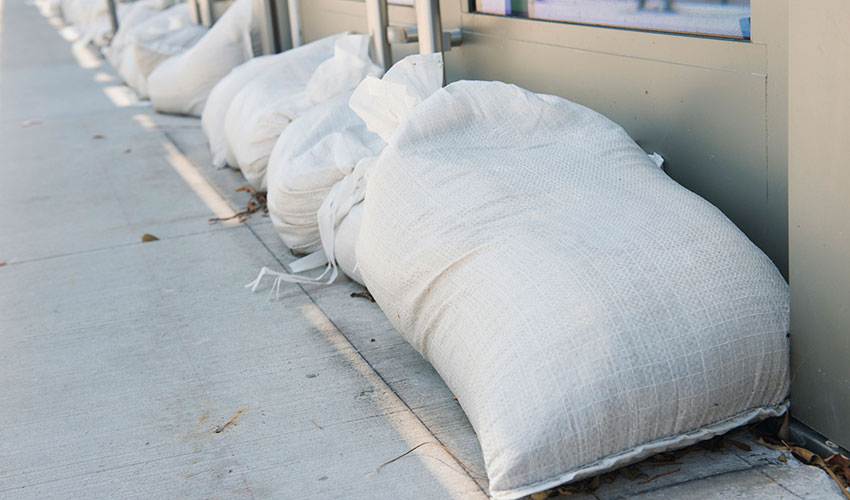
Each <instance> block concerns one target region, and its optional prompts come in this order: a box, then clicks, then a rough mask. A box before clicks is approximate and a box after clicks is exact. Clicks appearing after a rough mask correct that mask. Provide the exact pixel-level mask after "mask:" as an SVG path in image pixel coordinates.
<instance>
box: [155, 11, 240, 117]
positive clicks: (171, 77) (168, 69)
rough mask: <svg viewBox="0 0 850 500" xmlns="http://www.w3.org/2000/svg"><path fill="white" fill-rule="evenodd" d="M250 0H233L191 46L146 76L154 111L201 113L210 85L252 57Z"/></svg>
mask: <svg viewBox="0 0 850 500" xmlns="http://www.w3.org/2000/svg"><path fill="white" fill-rule="evenodd" d="M252 22H253V16H252V7H251V0H236V2H234V3H233V5H231V6H230V7H229V8H228V9H227V10H226V11H225V12H224V14H223V15H222V16H221V18H220V19H219V20H218V21H216V23H215V24H214V25H213V26H212V28H210V30H209V32H207V34H206V35H204V37H203V38H201V40H200V41H199V42H198V43H196V44H195V45H194V46H193V47H192V48H190V49H189V50H186V51H185V52H182V53H180V54H178V55H176V56H174V57H171V58H169V59H167V60H166V61H165V62H163V63H161V64H160V65H159V66H157V68H156V69H155V70H153V72H152V73H151V74H150V75H148V92H149V94H150V98H151V102H152V103H153V106H154V108H155V109H156V110H157V111H161V112H164V113H174V114H182V115H191V116H201V111H203V109H204V103H205V102H206V100H207V96H208V95H209V93H210V91H211V90H212V88H213V87H214V86H215V84H216V83H218V81H219V80H221V79H222V78H223V77H224V76H225V75H226V74H227V73H229V72H230V70H232V69H233V68H235V67H236V66H238V65H240V64H242V63H243V62H245V61H246V60H248V59H249V58H250V57H251V56H252V49H251V29H252Z"/></svg>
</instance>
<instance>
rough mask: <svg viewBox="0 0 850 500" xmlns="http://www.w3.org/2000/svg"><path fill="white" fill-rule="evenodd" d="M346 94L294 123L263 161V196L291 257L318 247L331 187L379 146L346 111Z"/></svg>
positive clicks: (353, 113) (360, 121) (356, 118)
mask: <svg viewBox="0 0 850 500" xmlns="http://www.w3.org/2000/svg"><path fill="white" fill-rule="evenodd" d="M350 97H351V92H345V93H343V94H341V95H338V96H337V97H334V98H332V99H331V100H329V101H327V102H324V103H322V104H318V105H316V106H315V107H313V108H311V109H309V110H308V111H306V112H305V113H304V114H302V115H301V116H299V117H298V118H296V119H295V121H293V122H292V123H291V124H290V125H289V126H288V127H287V128H286V129H284V131H283V133H281V134H280V138H279V139H278V140H277V142H276V143H275V147H274V149H273V150H272V153H271V156H270V158H269V166H268V174H267V175H268V178H267V190H268V193H267V195H266V200H267V206H268V209H269V217H270V218H271V220H272V223H273V224H274V226H275V230H276V231H277V234H278V235H279V236H280V237H281V239H282V240H283V242H284V243H285V244H286V246H287V247H289V248H290V249H292V250H293V251H295V252H299V253H310V252H314V251H316V250H318V249H320V248H321V246H322V243H321V237H320V235H319V225H318V220H317V214H318V211H319V208H320V207H321V206H322V202H323V201H324V199H325V197H326V196H327V195H328V192H330V190H331V188H332V187H333V186H334V184H336V183H337V182H339V181H341V180H342V178H343V177H345V176H346V175H348V174H350V173H351V172H352V171H353V170H354V166H355V165H357V162H359V161H360V160H362V159H363V158H367V157H372V156H376V155H377V154H378V153H379V152H380V151H381V149H383V147H384V144H385V143H384V141H383V140H381V138H380V137H378V136H377V135H375V134H374V133H372V132H370V131H369V129H367V128H366V124H365V123H364V122H363V120H362V119H361V118H360V117H359V116H357V114H356V113H355V112H354V111H352V110H351V108H350V107H349V106H348V101H349V99H350Z"/></svg>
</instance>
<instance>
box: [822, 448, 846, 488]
mask: <svg viewBox="0 0 850 500" xmlns="http://www.w3.org/2000/svg"><path fill="white" fill-rule="evenodd" d="M824 462H826V464H827V465H828V466H829V468H830V469H832V471H833V472H835V474H836V475H838V477H841V478H843V479H844V482H845V483H847V484H850V458H847V457H845V456H844V455H837V454H836V455H832V456H831V457H829V458H827V459H826V460H824Z"/></svg>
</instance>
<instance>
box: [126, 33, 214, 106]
mask: <svg viewBox="0 0 850 500" xmlns="http://www.w3.org/2000/svg"><path fill="white" fill-rule="evenodd" d="M206 33H207V28H205V27H203V26H201V25H199V24H187V25H185V26H182V27H180V28H177V29H175V30H173V31H169V32H168V33H166V34H164V35H161V36H159V37H157V38H153V39H149V40H146V39H144V38H142V39H139V40H136V42H135V43H134V44H133V51H132V58H133V62H132V64H133V65H134V66H135V69H134V70H133V71H132V72H131V74H130V75H128V80H127V84H128V85H130V86H131V87H133V88H134V89H136V91H137V92H138V93H139V95H140V96H141V97H148V96H149V92H148V77H149V76H150V74H151V73H153V71H154V70H155V69H156V68H157V66H159V65H160V64H162V63H163V62H165V61H166V60H167V59H169V58H170V57H172V56H175V55H178V54H181V53H183V52H185V51H187V50H189V49H190V48H192V47H193V46H194V45H195V44H196V43H197V42H198V41H200V40H201V38H203V37H204V35H206Z"/></svg>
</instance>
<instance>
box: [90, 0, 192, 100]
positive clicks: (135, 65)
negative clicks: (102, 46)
mask: <svg viewBox="0 0 850 500" xmlns="http://www.w3.org/2000/svg"><path fill="white" fill-rule="evenodd" d="M206 31H207V30H206V28H204V27H202V26H200V25H196V24H193V23H192V20H191V16H190V13H189V5H188V4H186V3H179V4H177V5H174V6H172V7H169V8H167V9H165V10H162V11H159V12H156V13H155V14H154V15H152V16H150V17H147V18H146V19H144V20H142V21H141V22H139V23H137V24H135V25H133V26H132V27H127V26H126V25H125V24H122V25H121V29H119V31H118V34H119V35H121V36H120V38H118V37H116V40H115V41H113V43H112V45H111V46H110V47H109V48H108V49H107V50H106V51H105V52H106V55H107V58H108V59H109V61H110V62H111V63H112V64H113V66H115V68H116V69H117V70H118V74H120V75H121V77H122V78H123V79H124V82H125V83H127V85H128V86H130V87H132V88H133V89H135V90H136V91H137V92H138V93H139V95H140V96H142V97H144V96H146V95H147V90H146V89H147V76H148V75H149V74H150V73H151V72H152V71H153V69H154V68H156V66H157V65H159V63H161V62H163V61H164V60H165V59H167V58H168V57H171V56H172V55H175V54H177V53H179V52H181V51H182V50H185V49H186V48H188V47H190V46H191V45H193V44H194V43H195V42H197V41H198V40H199V39H200V38H201V37H202V36H203V35H204V34H205V33H206Z"/></svg>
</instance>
